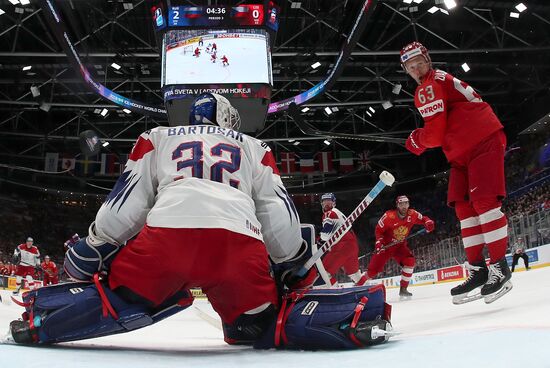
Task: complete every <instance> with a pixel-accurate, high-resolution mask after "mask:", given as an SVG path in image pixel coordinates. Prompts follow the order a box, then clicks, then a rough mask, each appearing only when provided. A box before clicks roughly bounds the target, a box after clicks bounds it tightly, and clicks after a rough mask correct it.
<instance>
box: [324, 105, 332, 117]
mask: <svg viewBox="0 0 550 368" xmlns="http://www.w3.org/2000/svg"><path fill="white" fill-rule="evenodd" d="M325 113H326V114H327V115H330V114H332V110H331V109H330V107H328V106H327V107H325Z"/></svg>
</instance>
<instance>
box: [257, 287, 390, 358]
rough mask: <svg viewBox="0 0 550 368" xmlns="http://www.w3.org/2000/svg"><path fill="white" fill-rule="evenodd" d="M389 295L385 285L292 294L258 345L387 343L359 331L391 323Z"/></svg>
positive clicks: (310, 347)
mask: <svg viewBox="0 0 550 368" xmlns="http://www.w3.org/2000/svg"><path fill="white" fill-rule="evenodd" d="M385 294H386V291H385V288H384V286H383V285H376V286H361V287H352V288H344V289H324V290H323V289H314V290H308V291H306V292H305V293H304V294H302V295H298V296H296V295H290V296H289V298H287V302H286V303H285V302H283V305H282V307H281V310H280V311H279V316H278V317H277V321H276V322H275V323H274V324H273V325H272V326H271V328H270V330H269V331H268V332H267V333H266V335H264V337H263V338H262V339H261V340H260V341H258V342H257V343H256V344H255V346H254V347H255V348H259V349H265V348H272V347H278V348H287V349H305V350H319V349H323V350H336V349H356V348H358V347H362V346H365V345H369V344H370V345H372V344H376V343H381V342H384V341H385V340H386V339H384V338H381V339H378V340H376V341H366V339H365V336H364V335H365V334H364V333H363V332H361V333H358V332H359V330H361V328H360V327H363V326H365V325H369V326H370V325H376V326H386V325H389V321H390V318H391V307H390V306H389V305H388V304H386V303H385V299H386V295H385ZM378 321H380V323H378ZM372 322H376V323H374V324H373V323H372ZM270 343H271V345H270Z"/></svg>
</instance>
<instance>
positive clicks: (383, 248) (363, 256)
mask: <svg viewBox="0 0 550 368" xmlns="http://www.w3.org/2000/svg"><path fill="white" fill-rule="evenodd" d="M426 233H427V231H426V229H420V230H418V231H417V232H415V233H412V234H411V235H409V236H407V237H406V238H405V239H403V240H396V241H393V242H391V243H389V244H388V245H384V246H383V247H382V250H381V251H383V250H386V249H388V248H391V247H393V246H394V245H397V244H399V243H403V242H405V241H407V240H409V239H412V238H414V237H415V236H418V235H423V234H426ZM374 252H375V251H372V252H369V253H367V254H363V255H362V256H361V257H359V258H358V259H361V258H365V257H366V256H370V255H371V254H373V253H374Z"/></svg>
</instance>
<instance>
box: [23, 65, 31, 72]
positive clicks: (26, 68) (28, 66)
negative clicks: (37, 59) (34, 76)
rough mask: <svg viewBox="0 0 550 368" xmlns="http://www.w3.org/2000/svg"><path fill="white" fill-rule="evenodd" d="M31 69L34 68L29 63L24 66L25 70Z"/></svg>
mask: <svg viewBox="0 0 550 368" xmlns="http://www.w3.org/2000/svg"><path fill="white" fill-rule="evenodd" d="M31 69H32V65H27V66H24V67H23V71H24V72H26V71H27V70H31Z"/></svg>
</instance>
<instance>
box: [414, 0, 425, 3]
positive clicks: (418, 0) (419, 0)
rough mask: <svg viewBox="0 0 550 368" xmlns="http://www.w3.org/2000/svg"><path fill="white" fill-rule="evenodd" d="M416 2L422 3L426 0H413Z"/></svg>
mask: <svg viewBox="0 0 550 368" xmlns="http://www.w3.org/2000/svg"><path fill="white" fill-rule="evenodd" d="M413 1H414V2H415V3H417V4H420V3H421V2H423V1H424V0H413Z"/></svg>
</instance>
